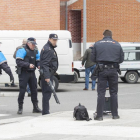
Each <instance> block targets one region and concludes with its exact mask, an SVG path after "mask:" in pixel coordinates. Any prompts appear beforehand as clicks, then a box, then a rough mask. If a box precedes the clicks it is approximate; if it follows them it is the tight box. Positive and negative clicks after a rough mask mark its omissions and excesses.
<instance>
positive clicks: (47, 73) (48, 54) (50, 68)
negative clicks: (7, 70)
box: [40, 34, 58, 115]
mask: <svg viewBox="0 0 140 140" xmlns="http://www.w3.org/2000/svg"><path fill="white" fill-rule="evenodd" d="M57 40H58V36H57V35H56V34H50V35H49V40H48V42H47V43H46V44H45V46H44V47H43V49H42V51H41V56H40V69H41V70H43V75H44V76H43V77H42V78H41V82H42V94H43V99H42V107H43V110H42V115H45V114H50V112H49V100H50V98H51V93H52V91H51V89H50V87H49V86H48V84H47V82H49V81H50V80H51V81H52V80H53V75H54V73H55V72H56V71H57V69H58V57H57V53H56V51H55V49H54V48H56V47H57V46H56V44H57Z"/></svg>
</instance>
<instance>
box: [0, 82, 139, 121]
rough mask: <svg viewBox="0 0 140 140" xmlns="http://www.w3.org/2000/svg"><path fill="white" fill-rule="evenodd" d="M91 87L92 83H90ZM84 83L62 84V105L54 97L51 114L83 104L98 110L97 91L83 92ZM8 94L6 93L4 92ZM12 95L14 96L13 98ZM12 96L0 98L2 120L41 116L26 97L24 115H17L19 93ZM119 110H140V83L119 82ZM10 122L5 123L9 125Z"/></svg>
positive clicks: (40, 98)
mask: <svg viewBox="0 0 140 140" xmlns="http://www.w3.org/2000/svg"><path fill="white" fill-rule="evenodd" d="M90 87H91V83H90ZM83 88H84V81H82V80H81V81H80V82H78V83H64V84H60V86H59V90H58V91H57V95H58V97H59V100H60V102H61V104H60V105H59V104H56V103H55V100H54V98H53V96H52V98H51V100H50V107H51V108H50V112H51V113H53V112H59V111H73V109H74V107H75V106H76V105H78V104H79V103H81V104H82V105H85V106H86V107H87V109H88V110H93V112H95V110H96V104H97V91H92V90H91V89H89V90H88V91H83ZM4 93H5V94H6V91H4ZM12 94H13V95H14V96H12ZM8 95H10V96H7V97H0V114H3V115H0V120H8V119H13V118H18V119H19V118H20V117H22V119H23V118H24V119H28V118H30V117H36V116H40V115H41V114H33V113H32V109H33V107H32V103H31V99H30V97H27V96H26V97H25V100H24V109H23V114H22V115H17V109H18V104H17V95H18V92H17V91H14V92H11V93H10V94H8ZM106 96H109V91H107V94H106ZM38 99H39V106H40V108H41V106H42V94H41V92H39V93H38ZM118 100H119V108H120V109H140V82H139V83H137V84H126V83H123V82H121V81H119V93H118ZM7 122H8V121H5V123H7Z"/></svg>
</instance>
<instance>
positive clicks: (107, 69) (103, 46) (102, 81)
mask: <svg viewBox="0 0 140 140" xmlns="http://www.w3.org/2000/svg"><path fill="white" fill-rule="evenodd" d="M103 35H104V38H103V39H102V40H100V41H98V42H96V43H95V44H94V48H93V51H92V55H91V59H92V61H93V62H97V67H98V88H97V92H98V100H97V115H95V116H94V120H103V108H104V102H105V92H106V83H107V81H108V82H109V90H110V95H111V112H112V118H113V119H119V115H118V97H117V93H118V73H117V71H119V64H120V63H122V62H123V61H124V53H123V50H122V47H121V45H120V44H119V43H118V42H117V41H115V40H113V39H112V32H111V31H110V30H105V31H104V33H103Z"/></svg>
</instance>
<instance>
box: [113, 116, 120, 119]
mask: <svg viewBox="0 0 140 140" xmlns="http://www.w3.org/2000/svg"><path fill="white" fill-rule="evenodd" d="M112 119H114V120H116V119H120V116H119V115H117V116H112Z"/></svg>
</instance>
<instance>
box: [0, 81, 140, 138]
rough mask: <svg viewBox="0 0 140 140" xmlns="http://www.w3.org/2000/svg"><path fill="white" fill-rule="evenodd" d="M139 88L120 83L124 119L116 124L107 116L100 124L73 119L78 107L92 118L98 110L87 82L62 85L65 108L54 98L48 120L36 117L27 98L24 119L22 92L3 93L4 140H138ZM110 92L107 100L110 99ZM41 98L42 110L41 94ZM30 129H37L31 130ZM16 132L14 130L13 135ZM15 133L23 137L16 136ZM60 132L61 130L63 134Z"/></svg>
mask: <svg viewBox="0 0 140 140" xmlns="http://www.w3.org/2000/svg"><path fill="white" fill-rule="evenodd" d="M139 84H140V83H137V84H126V83H123V82H121V81H120V82H119V94H118V96H119V114H120V116H121V119H120V120H117V121H114V120H112V119H111V116H110V115H109V116H104V121H103V122H98V123H97V122H96V121H94V120H92V121H90V122H86V121H80V122H79V121H74V120H73V118H72V112H73V109H74V107H75V106H76V105H78V103H81V104H83V105H85V106H86V107H87V109H88V110H89V113H90V117H91V118H93V113H94V112H95V110H96V103H97V91H92V90H89V91H83V90H82V89H83V88H84V82H83V81H80V82H79V83H76V84H74V83H65V84H60V87H59V90H58V91H57V94H58V97H59V99H60V102H61V104H60V105H58V104H56V103H55V100H54V98H53V97H52V98H51V101H50V104H51V113H52V114H51V115H48V116H45V117H44V116H43V117H42V116H41V114H33V113H32V104H31V99H30V97H27V96H26V97H25V103H24V112H23V115H17V114H16V112H17V96H18V91H12V92H10V91H7V92H6V91H1V92H0V94H1V93H3V95H5V96H1V97H0V140H5V139H8V137H10V138H11V139H14V140H18V139H20V140H22V139H24V140H29V139H31V138H34V139H35V140H45V139H47V140H56V139H57V140H90V139H96V140H104V139H105V140H111V139H113V140H129V139H130V140H133V139H134V140H138V139H140V136H139V134H140V121H139V118H140V86H139ZM90 86H91V85H90ZM108 92H109V91H107V94H106V96H109V93H108ZM38 95H39V96H38V97H39V106H40V107H41V104H42V101H41V100H42V95H41V92H39V94H38ZM63 124H64V125H63ZM71 124H72V126H71ZM69 125H70V126H71V127H69ZM26 126H27V127H26ZM28 126H29V129H28ZM53 126H54V127H53ZM30 127H31V128H32V127H33V129H31V130H30ZM12 128H13V130H12V131H10V129H12ZM5 130H6V132H7V135H6V132H5ZM14 130H16V133H17V134H20V135H19V136H18V135H17V134H15V132H14ZM20 130H21V131H20ZM51 130H52V131H51ZM57 130H60V131H59V133H58V132H57ZM65 130H67V132H66V131H65ZM107 130H108V131H107ZM28 131H29V132H28ZM78 131H79V132H78ZM100 131H101V132H100ZM21 132H22V133H21ZM1 133H2V135H1ZM12 133H13V134H12ZM21 134H23V135H21Z"/></svg>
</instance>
